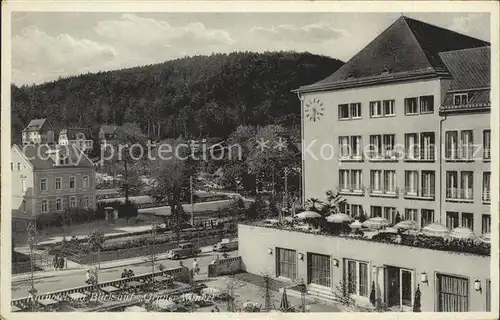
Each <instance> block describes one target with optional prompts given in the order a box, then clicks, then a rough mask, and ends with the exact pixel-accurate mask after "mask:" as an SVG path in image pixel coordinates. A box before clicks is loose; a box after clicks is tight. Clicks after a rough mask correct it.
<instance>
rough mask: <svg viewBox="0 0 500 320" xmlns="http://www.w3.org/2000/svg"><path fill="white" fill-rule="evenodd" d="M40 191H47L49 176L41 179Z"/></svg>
mask: <svg viewBox="0 0 500 320" xmlns="http://www.w3.org/2000/svg"><path fill="white" fill-rule="evenodd" d="M40 191H47V178H41V179H40Z"/></svg>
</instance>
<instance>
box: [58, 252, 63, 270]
mask: <svg viewBox="0 0 500 320" xmlns="http://www.w3.org/2000/svg"><path fill="white" fill-rule="evenodd" d="M57 264H58V267H59V269H60V270H62V269H64V257H63V256H62V255H61V256H59V261H58V263H57Z"/></svg>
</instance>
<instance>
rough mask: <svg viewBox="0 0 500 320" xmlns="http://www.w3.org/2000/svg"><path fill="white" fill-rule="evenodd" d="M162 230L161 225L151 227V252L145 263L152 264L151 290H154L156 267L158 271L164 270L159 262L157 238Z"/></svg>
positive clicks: (149, 240)
mask: <svg viewBox="0 0 500 320" xmlns="http://www.w3.org/2000/svg"><path fill="white" fill-rule="evenodd" d="M159 229H160V225H159V224H153V226H152V227H151V234H150V237H149V239H148V245H149V252H148V256H147V258H146V259H145V260H144V261H145V262H148V263H150V264H151V289H153V290H154V281H155V280H154V279H155V275H154V273H155V267H157V268H158V269H160V270H162V269H163V267H164V266H163V265H162V264H161V263H158V261H159V255H158V253H157V252H156V236H157V235H158V231H159Z"/></svg>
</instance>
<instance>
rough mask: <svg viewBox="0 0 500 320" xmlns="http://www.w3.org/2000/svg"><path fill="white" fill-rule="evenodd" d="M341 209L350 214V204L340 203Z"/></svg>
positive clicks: (342, 211)
mask: <svg viewBox="0 0 500 320" xmlns="http://www.w3.org/2000/svg"><path fill="white" fill-rule="evenodd" d="M339 210H340V212H341V213H345V214H347V215H350V214H351V213H350V206H349V204H347V203H346V202H342V203H339Z"/></svg>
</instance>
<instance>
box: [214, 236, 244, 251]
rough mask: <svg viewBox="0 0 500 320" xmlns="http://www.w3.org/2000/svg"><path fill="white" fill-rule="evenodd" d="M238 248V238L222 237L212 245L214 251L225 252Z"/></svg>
mask: <svg viewBox="0 0 500 320" xmlns="http://www.w3.org/2000/svg"><path fill="white" fill-rule="evenodd" d="M233 250H238V239H222V241H221V242H219V243H216V244H215V245H214V246H213V251H216V252H227V251H233Z"/></svg>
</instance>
